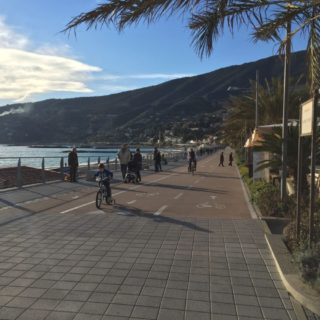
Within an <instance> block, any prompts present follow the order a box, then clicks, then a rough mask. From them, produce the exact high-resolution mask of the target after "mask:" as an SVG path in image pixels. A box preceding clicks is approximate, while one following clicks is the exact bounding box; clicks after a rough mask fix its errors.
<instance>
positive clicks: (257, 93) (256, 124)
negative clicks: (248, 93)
mask: <svg viewBox="0 0 320 320" xmlns="http://www.w3.org/2000/svg"><path fill="white" fill-rule="evenodd" d="M258 90H259V71H258V70H256V117H255V128H256V129H257V128H258V119H259V117H258V95H259V91H258Z"/></svg>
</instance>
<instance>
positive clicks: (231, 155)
mask: <svg viewBox="0 0 320 320" xmlns="http://www.w3.org/2000/svg"><path fill="white" fill-rule="evenodd" d="M232 162H233V154H232V152H230V154H229V166H230V167H232Z"/></svg>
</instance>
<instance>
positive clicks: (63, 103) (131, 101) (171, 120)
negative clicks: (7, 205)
mask: <svg viewBox="0 0 320 320" xmlns="http://www.w3.org/2000/svg"><path fill="white" fill-rule="evenodd" d="M305 60H306V59H305V52H304V51H299V52H296V53H294V54H293V55H292V66H294V68H292V74H291V75H292V77H293V78H298V77H299V76H301V75H303V76H304V78H305V74H306V61H305ZM257 69H258V70H259V73H260V79H261V81H263V80H264V79H271V78H272V77H282V73H283V67H282V62H281V60H280V59H279V56H271V57H268V58H264V59H260V60H257V61H254V62H246V63H244V64H241V65H234V66H228V67H224V68H221V69H218V70H215V71H211V72H207V73H204V74H201V75H197V76H192V77H185V78H179V79H173V80H170V81H167V82H164V83H161V84H158V85H153V86H149V87H145V88H139V89H134V90H130V91H125V92H121V93H115V94H111V95H106V96H94V97H76V98H68V99H46V100H43V101H38V102H33V103H19V104H12V105H6V106H4V107H1V108H0V143H7V144H35V143H64V142H71V143H79V142H81V143H95V142H100V141H106V142H111V143H112V142H117V141H132V142H139V141H146V140H148V139H150V138H153V137H159V132H160V131H161V132H165V131H166V132H169V134H171V135H174V136H179V135H180V136H184V137H185V138H188V137H189V136H192V134H193V135H196V138H197V137H201V136H203V135H205V134H214V133H215V132H216V131H217V130H218V127H219V123H221V120H222V117H223V110H224V109H223V108H224V104H225V101H226V99H227V98H228V96H229V93H228V92H227V88H228V87H230V86H232V87H239V88H248V87H249V86H250V80H254V78H255V73H256V70H257ZM304 80H305V79H304ZM4 112H6V113H10V112H11V114H6V115H4V116H1V115H2V114H3V113H4ZM195 127H198V128H199V130H198V131H199V132H195V131H194V132H192V133H191V132H189V133H188V129H190V128H195ZM189 131H190V130H189Z"/></svg>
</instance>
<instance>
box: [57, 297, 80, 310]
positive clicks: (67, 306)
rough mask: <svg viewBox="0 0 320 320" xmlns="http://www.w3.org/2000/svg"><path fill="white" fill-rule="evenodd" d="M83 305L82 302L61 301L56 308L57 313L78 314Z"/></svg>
mask: <svg viewBox="0 0 320 320" xmlns="http://www.w3.org/2000/svg"><path fill="white" fill-rule="evenodd" d="M82 305H83V302H80V301H67V300H64V301H61V302H60V303H59V304H58V305H57V306H56V308H55V310H56V311H65V312H78V311H79V310H80V309H81V307H82Z"/></svg>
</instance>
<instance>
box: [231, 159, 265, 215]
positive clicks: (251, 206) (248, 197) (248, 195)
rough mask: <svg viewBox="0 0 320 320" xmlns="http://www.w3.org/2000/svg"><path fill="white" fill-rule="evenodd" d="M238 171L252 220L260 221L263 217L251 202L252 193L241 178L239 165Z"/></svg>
mask: <svg viewBox="0 0 320 320" xmlns="http://www.w3.org/2000/svg"><path fill="white" fill-rule="evenodd" d="M236 170H237V173H238V177H239V179H240V184H241V187H242V190H243V194H244V198H245V200H246V203H247V207H248V209H249V212H250V215H251V218H252V219H259V218H260V217H261V215H259V212H258V211H257V210H256V208H255V207H254V205H253V203H252V202H251V201H250V192H249V190H248V187H247V186H246V184H245V183H244V182H243V179H242V177H241V174H240V171H239V168H238V165H236Z"/></svg>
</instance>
